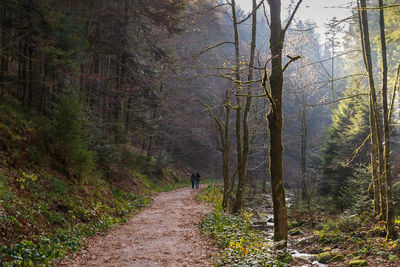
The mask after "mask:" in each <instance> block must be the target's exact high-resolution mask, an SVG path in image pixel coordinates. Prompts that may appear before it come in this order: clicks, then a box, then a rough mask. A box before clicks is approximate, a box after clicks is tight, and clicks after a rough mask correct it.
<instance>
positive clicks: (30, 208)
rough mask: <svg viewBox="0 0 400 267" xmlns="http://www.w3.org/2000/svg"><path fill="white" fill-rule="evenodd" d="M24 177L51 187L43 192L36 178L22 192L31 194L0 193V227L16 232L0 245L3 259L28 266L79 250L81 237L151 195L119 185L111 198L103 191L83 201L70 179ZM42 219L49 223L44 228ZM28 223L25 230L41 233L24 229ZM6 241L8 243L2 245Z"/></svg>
mask: <svg viewBox="0 0 400 267" xmlns="http://www.w3.org/2000/svg"><path fill="white" fill-rule="evenodd" d="M25 176H26V177H28V178H26V180H32V178H33V180H35V182H37V183H39V182H40V181H41V182H45V185H43V186H46V187H47V185H48V184H50V188H48V190H47V191H45V190H44V188H41V186H42V185H40V184H37V183H36V184H34V185H33V187H31V186H29V187H28V186H27V187H25V188H24V189H23V191H27V190H30V192H29V194H30V196H31V199H27V198H25V197H24V195H22V197H20V196H19V195H15V194H13V193H12V192H10V191H9V193H8V194H2V195H0V198H1V201H2V202H1V203H2V205H3V206H4V209H0V229H1V228H3V227H7V228H9V229H13V232H14V233H13V234H14V236H8V237H5V239H4V238H3V239H2V240H0V241H1V242H0V244H4V245H2V246H0V251H1V255H2V256H1V257H2V258H1V262H2V263H3V264H9V265H11V266H14V265H22V266H25V265H28V266H29V265H30V264H31V263H32V264H34V265H35V266H36V265H38V264H45V265H49V264H51V263H52V261H53V260H56V259H59V258H61V257H63V256H64V255H66V254H67V253H71V252H74V251H76V250H78V249H81V248H82V246H83V243H82V238H83V237H85V236H91V235H94V234H96V233H98V232H105V231H107V230H108V229H110V227H112V226H113V225H114V224H116V223H122V222H126V219H127V218H128V217H129V216H131V215H132V212H135V211H137V210H138V209H140V208H142V207H144V206H146V205H147V204H148V203H150V199H149V198H143V197H140V196H137V195H134V194H131V193H128V192H125V191H122V190H119V189H113V190H112V192H111V194H112V195H111V197H112V199H113V201H111V202H109V199H108V196H107V195H102V196H101V198H97V199H96V198H93V200H92V201H90V202H87V200H86V199H87V198H88V196H86V197H85V196H83V195H79V191H80V189H81V188H79V187H77V188H76V189H73V187H71V185H70V184H68V183H66V182H65V181H63V180H60V179H58V178H56V177H52V176H51V177H48V176H42V177H39V176H37V175H26V174H25ZM35 177H37V178H35ZM0 178H1V179H0V181H1V183H0V185H1V186H0V192H2V189H3V188H7V186H6V185H5V184H6V183H7V182H6V181H5V180H4V177H0ZM17 179H19V180H20V179H21V178H17ZM36 179H37V180H36ZM21 190H22V189H21ZM75 190H77V191H75ZM104 190H105V189H104V188H96V191H103V192H104V193H105V192H106V191H104ZM27 193H28V192H27ZM89 198H90V196H89ZM13 211H17V212H16V213H13ZM24 223H26V225H25V224H24ZM46 224H47V225H49V226H51V228H45V227H44V225H46ZM28 225H29V226H28ZM27 226H28V227H29V228H28V229H40V231H37V232H38V233H39V234H33V235H32V233H30V231H26V230H25V228H26V227H27ZM15 241H16V242H15ZM7 243H10V245H5V244H7ZM6 266H7V265H6Z"/></svg>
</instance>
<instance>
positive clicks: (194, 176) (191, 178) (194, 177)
mask: <svg viewBox="0 0 400 267" xmlns="http://www.w3.org/2000/svg"><path fill="white" fill-rule="evenodd" d="M190 181H192V189H194V182H195V181H196V174H195V172H192V176H190Z"/></svg>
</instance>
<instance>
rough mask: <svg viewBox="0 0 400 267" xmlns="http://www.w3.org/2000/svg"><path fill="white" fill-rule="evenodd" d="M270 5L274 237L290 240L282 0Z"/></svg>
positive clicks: (271, 156)
mask: <svg viewBox="0 0 400 267" xmlns="http://www.w3.org/2000/svg"><path fill="white" fill-rule="evenodd" d="M268 3H269V6H270V14H271V21H270V30H271V36H270V39H269V40H270V50H271V74H270V77H269V84H270V88H271V97H272V101H273V102H272V103H271V104H270V108H269V113H268V115H267V120H268V128H269V132H270V148H269V170H270V177H271V191H272V202H273V210H274V240H275V241H280V240H287V230H288V226H287V213H286V203H285V188H284V186H283V161H282V156H283V143H282V125H283V114H282V91H283V73H282V72H283V69H282V50H283V42H284V31H283V30H282V28H281V1H280V0H268Z"/></svg>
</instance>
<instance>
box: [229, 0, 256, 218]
mask: <svg viewBox="0 0 400 267" xmlns="http://www.w3.org/2000/svg"><path fill="white" fill-rule="evenodd" d="M256 8H257V1H256V0H253V15H252V26H251V44H250V60H249V72H248V76H247V80H248V81H251V80H253V65H254V54H255V50H256V33H257V11H256V10H255V9H256ZM235 31H237V29H236V30H235ZM235 36H236V34H235ZM237 69H240V68H239V66H237ZM239 78H240V76H239ZM251 100H252V85H251V83H249V85H248V89H247V96H246V102H245V106H244V111H243V150H241V151H240V153H242V155H241V160H242V162H241V163H240V165H241V166H240V168H238V172H239V173H238V177H239V181H238V189H237V191H236V200H235V206H234V209H233V212H234V213H237V212H239V211H240V210H241V209H242V206H243V203H242V200H243V192H244V189H245V186H246V177H247V172H248V166H249V164H248V161H249V148H250V130H249V113H250V108H251ZM239 130H240V129H239ZM238 148H239V147H238ZM238 153H239V150H238ZM238 164H239V163H238Z"/></svg>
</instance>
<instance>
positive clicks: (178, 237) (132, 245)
mask: <svg viewBox="0 0 400 267" xmlns="http://www.w3.org/2000/svg"><path fill="white" fill-rule="evenodd" d="M198 192H199V190H192V189H191V188H188V187H186V188H182V189H178V190H174V191H171V192H164V193H159V194H158V195H156V196H154V198H153V199H154V201H153V204H152V205H151V206H150V207H148V208H146V209H144V210H143V211H142V212H140V213H139V214H137V215H135V216H134V217H133V218H132V219H130V220H129V221H128V222H127V223H126V224H123V225H120V226H117V227H115V228H114V229H112V230H110V231H109V232H108V234H107V235H106V236H94V237H92V238H89V239H88V240H87V242H86V245H87V249H86V250H84V251H83V252H81V253H79V254H77V255H75V256H74V257H73V258H72V259H69V260H64V261H63V262H61V263H60V264H58V266H141V267H144V266H212V265H213V258H212V257H213V255H215V254H216V253H217V251H216V248H215V247H214V246H213V245H212V242H211V241H210V240H209V239H208V238H206V237H204V236H201V234H200V232H199V229H198V223H199V222H200V220H201V219H202V218H203V217H204V215H206V214H207V213H209V212H210V211H211V210H212V207H211V206H210V205H207V204H203V203H198V202H196V200H195V195H196V193H198Z"/></svg>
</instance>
